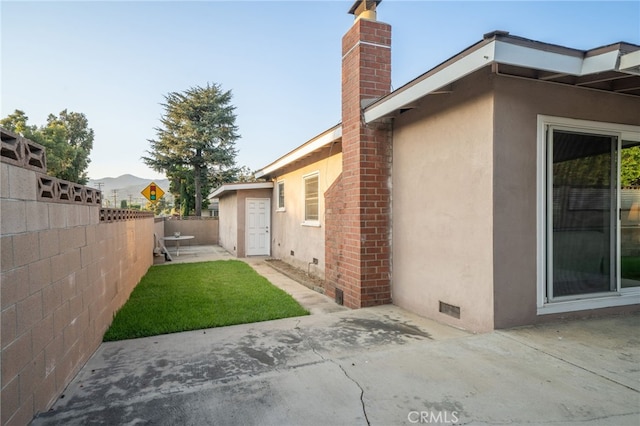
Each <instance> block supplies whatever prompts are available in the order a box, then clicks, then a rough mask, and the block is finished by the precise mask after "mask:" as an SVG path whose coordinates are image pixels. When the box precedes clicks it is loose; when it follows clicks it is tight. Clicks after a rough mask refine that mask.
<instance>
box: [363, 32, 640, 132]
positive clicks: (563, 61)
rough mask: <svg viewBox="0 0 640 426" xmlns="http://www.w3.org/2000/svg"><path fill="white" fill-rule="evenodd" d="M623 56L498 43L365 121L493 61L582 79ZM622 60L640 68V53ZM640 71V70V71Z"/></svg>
mask: <svg viewBox="0 0 640 426" xmlns="http://www.w3.org/2000/svg"><path fill="white" fill-rule="evenodd" d="M619 55H620V51H619V50H612V51H610V52H606V53H603V54H600V55H596V56H590V57H588V58H582V57H579V56H572V55H567V54H563V53H557V52H549V51H545V50H540V49H535V48H532V47H527V46H521V45H518V44H513V43H509V42H505V41H498V40H494V41H493V42H491V43H488V44H487V45H486V46H483V47H481V48H480V49H478V50H476V51H474V52H472V53H470V54H469V55H467V56H465V57H463V58H461V59H459V60H457V61H455V62H453V63H451V64H449V65H448V66H446V67H445V68H443V69H441V70H439V71H437V72H436V73H434V74H432V75H430V76H429V77H427V78H425V79H424V80H422V81H420V82H418V83H416V84H414V85H413V86H412V87H409V88H407V89H406V90H404V91H402V92H399V93H398V94H397V95H393V94H392V95H391V96H389V97H388V98H387V99H385V100H383V101H382V102H380V103H378V104H374V105H373V106H371V107H370V108H367V109H366V110H365V113H364V119H365V122H367V123H370V122H372V121H375V120H377V119H379V118H382V117H384V116H386V115H389V114H391V113H393V112H394V111H396V110H398V109H400V108H402V107H404V106H406V105H410V104H411V103H413V102H415V101H417V100H418V99H420V98H422V97H424V96H426V95H428V94H429V93H432V92H434V91H435V90H437V89H439V88H441V87H443V86H446V85H448V84H451V83H453V82H455V81H456V80H459V79H461V78H462V77H465V76H467V75H469V74H471V73H473V72H475V71H477V70H478V69H480V68H482V67H484V66H486V65H488V64H490V63H492V62H495V63H499V64H505V65H514V66H518V67H524V68H532V69H538V70H545V71H549V72H553V73H558V74H569V75H575V76H581V75H586V74H594V73H599V72H605V71H614V70H616V63H617V61H618V57H619ZM622 58H624V61H622V60H621V61H620V68H622V67H623V64H624V66H625V67H626V68H625V69H629V70H633V69H634V67H640V51H636V52H633V53H629V54H627V55H624V56H623V57H622ZM638 69H639V70H640V68H638ZM629 72H633V71H629Z"/></svg>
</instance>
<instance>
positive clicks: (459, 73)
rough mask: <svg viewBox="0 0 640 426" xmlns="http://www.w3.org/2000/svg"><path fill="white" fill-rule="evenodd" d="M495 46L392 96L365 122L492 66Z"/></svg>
mask: <svg viewBox="0 0 640 426" xmlns="http://www.w3.org/2000/svg"><path fill="white" fill-rule="evenodd" d="M495 44H496V42H495V41H494V42H491V43H489V44H487V45H486V46H483V47H481V48H480V49H478V50H476V51H475V52H472V53H470V54H469V55H467V56H465V57H463V58H461V59H459V60H457V61H456V62H453V63H451V64H450V65H448V66H446V67H445V68H443V69H441V70H440V71H438V72H436V73H434V74H433V75H430V76H429V77H427V78H425V79H424V80H422V81H420V82H418V83H416V84H414V85H413V86H411V87H409V88H408V89H406V90H404V91H402V92H400V93H398V94H397V95H395V96H390V97H389V98H388V99H386V100H384V101H383V102H380V103H379V104H377V105H373V106H372V107H371V108H368V109H367V110H366V111H365V113H364V120H365V122H367V123H370V122H372V121H375V120H377V119H379V118H382V117H384V116H386V115H388V114H391V113H392V112H393V111H395V110H397V109H400V108H402V107H404V106H405V105H409V104H411V103H412V102H415V101H417V100H418V99H420V98H422V97H423V96H425V95H427V94H429V93H431V92H433V91H435V90H437V89H439V88H441V87H443V86H446V85H448V84H451V83H453V82H454V81H456V80H459V79H460V78H462V77H464V76H466V75H468V74H471V73H472V72H474V71H477V70H479V69H480V68H482V67H484V66H486V65H488V64H490V63H491V62H493V61H494V55H495Z"/></svg>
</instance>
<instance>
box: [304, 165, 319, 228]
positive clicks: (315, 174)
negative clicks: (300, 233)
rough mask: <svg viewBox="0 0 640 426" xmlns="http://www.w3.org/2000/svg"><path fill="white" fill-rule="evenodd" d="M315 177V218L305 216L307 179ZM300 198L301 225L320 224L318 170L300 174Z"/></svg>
mask: <svg viewBox="0 0 640 426" xmlns="http://www.w3.org/2000/svg"><path fill="white" fill-rule="evenodd" d="M313 178H315V179H316V204H317V210H318V211H317V218H316V219H308V218H307V214H308V212H307V180H309V179H313ZM302 200H303V212H302V214H303V221H302V226H315V227H319V226H320V172H319V171H318V170H316V171H314V172H311V173H307V174H305V175H303V176H302Z"/></svg>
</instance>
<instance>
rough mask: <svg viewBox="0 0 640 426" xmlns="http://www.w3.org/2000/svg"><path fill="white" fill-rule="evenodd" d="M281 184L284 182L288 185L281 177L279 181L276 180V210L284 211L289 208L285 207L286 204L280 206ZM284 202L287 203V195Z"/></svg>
mask: <svg viewBox="0 0 640 426" xmlns="http://www.w3.org/2000/svg"><path fill="white" fill-rule="evenodd" d="M280 184H283V185H284V186H285V187H286V184H285V181H284V179H280V180H279V181H277V182H276V211H277V212H284V211H287V209H286V208H285V206H282V207H280ZM284 203H285V204H286V203H287V199H286V196H285V199H284Z"/></svg>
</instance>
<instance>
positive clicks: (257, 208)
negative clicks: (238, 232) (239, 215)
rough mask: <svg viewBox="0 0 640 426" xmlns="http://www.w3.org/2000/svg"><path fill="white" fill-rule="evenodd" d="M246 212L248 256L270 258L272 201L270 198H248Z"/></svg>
mask: <svg viewBox="0 0 640 426" xmlns="http://www.w3.org/2000/svg"><path fill="white" fill-rule="evenodd" d="M246 207H247V210H246V213H247V214H246V218H247V224H246V248H247V249H246V255H247V256H269V255H270V254H271V244H270V238H269V224H270V223H271V214H270V212H271V200H270V199H269V198H247V206H246Z"/></svg>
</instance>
